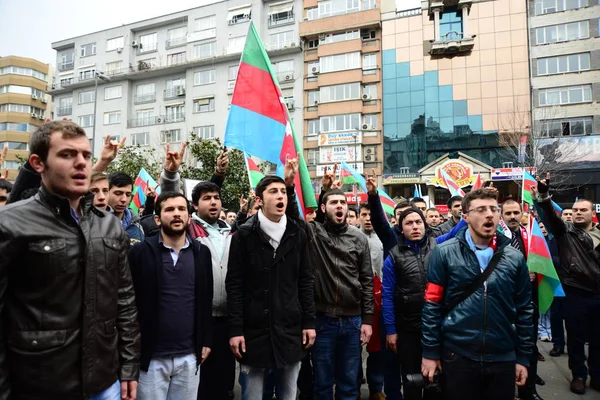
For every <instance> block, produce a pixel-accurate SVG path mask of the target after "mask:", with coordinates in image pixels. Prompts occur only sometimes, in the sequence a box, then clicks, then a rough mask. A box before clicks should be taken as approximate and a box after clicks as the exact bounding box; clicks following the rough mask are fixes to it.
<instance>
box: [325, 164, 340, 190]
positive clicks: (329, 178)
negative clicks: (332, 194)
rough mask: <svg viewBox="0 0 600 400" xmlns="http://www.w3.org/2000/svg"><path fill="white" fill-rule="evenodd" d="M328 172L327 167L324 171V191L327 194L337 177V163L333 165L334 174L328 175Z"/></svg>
mask: <svg viewBox="0 0 600 400" xmlns="http://www.w3.org/2000/svg"><path fill="white" fill-rule="evenodd" d="M327 170H328V168H327V167H325V169H324V170H323V190H324V191H326V192H327V191H328V190H330V189H331V186H332V185H333V181H334V180H335V177H336V175H337V163H335V164H333V172H332V173H328V171H327Z"/></svg>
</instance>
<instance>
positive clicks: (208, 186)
mask: <svg viewBox="0 0 600 400" xmlns="http://www.w3.org/2000/svg"><path fill="white" fill-rule="evenodd" d="M210 192H216V193H219V196H220V195H221V188H220V187H219V186H218V185H217V184H216V183H214V182H210V181H202V182H199V183H197V184H196V186H194V188H193V189H192V203H193V204H198V201H199V200H200V197H201V196H202V194H204V193H210Z"/></svg>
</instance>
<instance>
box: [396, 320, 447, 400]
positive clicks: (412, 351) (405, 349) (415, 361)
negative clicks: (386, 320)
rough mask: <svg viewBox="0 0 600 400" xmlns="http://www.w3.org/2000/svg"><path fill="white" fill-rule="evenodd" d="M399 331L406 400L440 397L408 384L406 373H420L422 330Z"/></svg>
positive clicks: (399, 355)
mask: <svg viewBox="0 0 600 400" xmlns="http://www.w3.org/2000/svg"><path fill="white" fill-rule="evenodd" d="M397 332H398V343H397V346H396V347H397V349H398V359H399V362H400V370H401V371H402V382H403V384H404V400H421V399H424V400H434V399H437V398H438V397H437V396H435V395H433V394H432V393H430V392H428V391H427V390H425V391H423V390H422V389H421V388H412V387H407V386H406V375H410V374H420V373H421V361H422V358H423V353H422V349H421V332H405V331H401V330H397Z"/></svg>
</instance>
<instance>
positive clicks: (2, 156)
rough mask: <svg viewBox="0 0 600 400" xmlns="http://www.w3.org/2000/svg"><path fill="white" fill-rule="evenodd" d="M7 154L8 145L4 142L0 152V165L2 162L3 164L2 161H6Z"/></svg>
mask: <svg viewBox="0 0 600 400" xmlns="http://www.w3.org/2000/svg"><path fill="white" fill-rule="evenodd" d="M7 155H8V145H7V144H5V145H4V148H3V149H2V153H0V166H1V165H2V164H4V161H6V156H7Z"/></svg>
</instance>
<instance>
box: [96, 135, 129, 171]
mask: <svg viewBox="0 0 600 400" xmlns="http://www.w3.org/2000/svg"><path fill="white" fill-rule="evenodd" d="M126 140H127V136H123V139H121V141H120V142H117V141H116V140H110V135H106V139H104V146H102V152H101V153H100V159H101V160H103V161H105V162H107V163H109V164H110V163H111V162H112V161H113V160H114V159H115V158H116V157H117V154H118V153H119V150H120V149H121V147H123V145H124V144H125V141H126Z"/></svg>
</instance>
